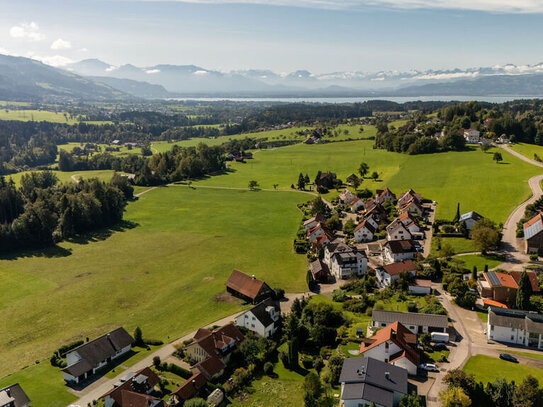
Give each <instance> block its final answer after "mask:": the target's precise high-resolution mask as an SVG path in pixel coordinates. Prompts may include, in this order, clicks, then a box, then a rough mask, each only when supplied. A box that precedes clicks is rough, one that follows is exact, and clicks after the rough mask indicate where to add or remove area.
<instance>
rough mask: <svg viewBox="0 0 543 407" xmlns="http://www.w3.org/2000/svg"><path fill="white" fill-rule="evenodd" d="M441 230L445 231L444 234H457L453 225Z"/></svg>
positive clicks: (442, 227)
mask: <svg viewBox="0 0 543 407" xmlns="http://www.w3.org/2000/svg"><path fill="white" fill-rule="evenodd" d="M441 230H443V232H445V233H454V232H456V229H455V228H454V226H453V225H443V226H441Z"/></svg>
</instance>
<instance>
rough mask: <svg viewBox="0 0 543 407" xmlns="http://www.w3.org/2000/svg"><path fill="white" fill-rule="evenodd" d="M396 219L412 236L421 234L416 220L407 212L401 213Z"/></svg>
mask: <svg viewBox="0 0 543 407" xmlns="http://www.w3.org/2000/svg"><path fill="white" fill-rule="evenodd" d="M398 219H399V220H400V221H401V222H402V223H403V225H404V226H405V227H406V228H407V229H408V230H409V232H410V233H411V234H412V235H413V234H416V233H420V232H421V229H420V226H419V223H418V221H417V219H416V218H414V217H413V216H411V214H410V213H409V212H407V211H406V212H404V213H402V214H401V215H400V216H398Z"/></svg>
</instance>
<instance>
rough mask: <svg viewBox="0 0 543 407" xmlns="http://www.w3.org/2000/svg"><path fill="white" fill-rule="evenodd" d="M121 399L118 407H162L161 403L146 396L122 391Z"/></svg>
mask: <svg viewBox="0 0 543 407" xmlns="http://www.w3.org/2000/svg"><path fill="white" fill-rule="evenodd" d="M122 398H123V401H122V404H119V405H120V407H151V406H152V407H164V402H163V401H161V400H159V399H157V398H156V397H153V396H149V395H147V394H141V393H135V392H133V391H128V390H123V391H122ZM157 402H158V403H157Z"/></svg>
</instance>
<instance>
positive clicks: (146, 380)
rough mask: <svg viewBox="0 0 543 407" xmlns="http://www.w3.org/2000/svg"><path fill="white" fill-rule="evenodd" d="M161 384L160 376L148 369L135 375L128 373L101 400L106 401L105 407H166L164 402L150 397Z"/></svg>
mask: <svg viewBox="0 0 543 407" xmlns="http://www.w3.org/2000/svg"><path fill="white" fill-rule="evenodd" d="M159 382H160V378H159V377H158V375H157V374H156V373H155V372H153V371H152V370H151V369H150V368H148V367H146V368H143V369H141V370H139V371H137V372H135V373H134V372H131V373H128V374H127V375H126V376H124V377H123V378H122V379H121V381H120V382H118V383H115V384H114V385H113V386H114V387H113V389H111V390H110V391H108V392H107V393H105V394H104V395H102V396H101V397H100V399H104V407H132V406H134V407H135V406H149V407H165V405H164V402H163V401H162V400H160V399H158V398H156V397H153V396H150V393H152V392H153V390H154V388H155V386H156V385H157V384H158V383H159Z"/></svg>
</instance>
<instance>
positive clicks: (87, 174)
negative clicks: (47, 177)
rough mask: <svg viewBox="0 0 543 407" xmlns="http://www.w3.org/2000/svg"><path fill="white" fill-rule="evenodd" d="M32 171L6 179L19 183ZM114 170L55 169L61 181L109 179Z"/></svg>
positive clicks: (6, 176)
mask: <svg viewBox="0 0 543 407" xmlns="http://www.w3.org/2000/svg"><path fill="white" fill-rule="evenodd" d="M30 172H31V171H22V172H17V173H15V174H10V175H5V178H6V179H10V178H11V179H13V181H14V182H15V184H17V185H19V184H20V182H21V178H22V177H23V175H25V174H29V173H30ZM114 172H115V171H113V170H93V171H53V173H55V175H56V176H57V178H58V179H59V181H60V182H73V178H72V177H75V178H83V179H85V178H87V179H88V178H98V179H100V180H102V181H109V180H110V179H111V177H113V174H114Z"/></svg>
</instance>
